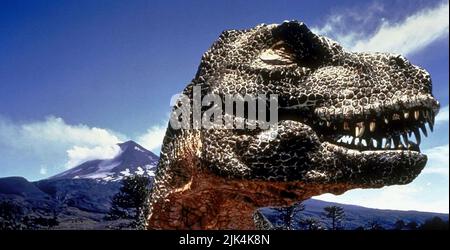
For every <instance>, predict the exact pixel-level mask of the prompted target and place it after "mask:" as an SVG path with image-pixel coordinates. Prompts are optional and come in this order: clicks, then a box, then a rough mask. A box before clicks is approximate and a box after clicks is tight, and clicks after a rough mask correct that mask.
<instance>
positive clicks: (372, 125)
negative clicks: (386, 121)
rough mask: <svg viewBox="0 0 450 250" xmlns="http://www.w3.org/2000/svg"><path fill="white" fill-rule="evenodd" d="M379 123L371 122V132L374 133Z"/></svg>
mask: <svg viewBox="0 0 450 250" xmlns="http://www.w3.org/2000/svg"><path fill="white" fill-rule="evenodd" d="M376 125H377V123H376V122H374V121H372V122H370V125H369V128H370V132H374V131H375V128H376Z"/></svg>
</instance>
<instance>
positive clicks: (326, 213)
mask: <svg viewBox="0 0 450 250" xmlns="http://www.w3.org/2000/svg"><path fill="white" fill-rule="evenodd" d="M304 210H305V205H304V204H302V203H301V202H299V203H296V204H294V205H293V206H290V207H285V208H278V211H279V212H280V214H281V215H282V221H283V225H282V226H278V227H276V228H275V229H284V230H299V229H300V230H343V229H347V230H352V229H353V230H448V226H449V221H448V220H447V221H445V220H443V219H442V218H440V217H438V216H435V217H432V218H430V219H427V220H425V221H424V222H423V223H422V224H420V223H418V222H416V221H408V222H405V221H404V220H401V219H398V220H397V221H396V222H395V223H394V224H393V226H392V227H388V228H386V227H385V226H383V225H382V224H381V223H380V222H379V221H378V220H376V219H374V220H371V221H369V222H368V223H366V225H365V226H359V227H357V228H345V227H344V226H343V223H344V221H345V211H344V209H343V208H342V207H340V206H327V207H324V208H323V213H322V214H321V216H320V217H311V216H304V215H302V211H304ZM325 222H328V223H325ZM327 224H328V225H329V226H328V227H327V226H326V225H327Z"/></svg>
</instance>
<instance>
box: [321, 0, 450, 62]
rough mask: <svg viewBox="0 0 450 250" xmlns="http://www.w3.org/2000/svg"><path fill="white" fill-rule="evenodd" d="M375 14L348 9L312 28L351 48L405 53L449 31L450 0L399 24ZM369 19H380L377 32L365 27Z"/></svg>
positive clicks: (424, 45) (421, 46)
mask: <svg viewBox="0 0 450 250" xmlns="http://www.w3.org/2000/svg"><path fill="white" fill-rule="evenodd" d="M372 9H374V8H372ZM374 10H377V9H374ZM373 13H376V11H372V10H368V11H347V12H346V13H343V14H337V15H334V16H332V17H330V18H329V19H328V20H327V22H326V23H325V24H324V25H323V26H322V27H316V28H313V30H314V31H316V32H317V33H319V34H324V35H328V36H331V37H333V38H334V39H336V40H337V41H338V42H340V43H342V44H343V45H344V47H345V48H347V49H349V50H351V51H379V52H391V53H399V54H403V55H406V54H411V53H414V52H416V51H419V50H420V49H423V48H424V47H426V46H427V45H429V44H430V43H432V42H434V41H436V40H437V39H439V38H441V37H444V36H448V33H449V20H448V16H449V4H448V2H443V3H442V4H440V5H439V6H437V7H434V8H429V9H424V10H422V11H419V12H417V13H415V14H413V15H411V16H409V17H407V18H406V19H404V20H403V21H402V22H398V23H390V22H389V21H388V20H385V19H381V21H380V19H376V18H375V17H374V14H373ZM349 16H350V17H352V18H351V20H352V22H351V23H349V22H348V17H349ZM369 21H372V22H374V21H380V22H379V25H378V28H377V29H375V31H374V32H372V33H370V34H367V33H366V32H367V31H366V30H365V29H364V28H363V27H364V26H367V25H369ZM348 30H350V31H348Z"/></svg>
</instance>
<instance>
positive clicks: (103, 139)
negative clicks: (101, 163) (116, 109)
mask: <svg viewBox="0 0 450 250" xmlns="http://www.w3.org/2000/svg"><path fill="white" fill-rule="evenodd" d="M122 138H123V139H125V137H124V136H123V135H121V134H119V133H116V132H113V131H110V130H108V129H103V128H97V127H89V126H87V125H83V124H79V125H71V124H67V123H66V122H65V121H64V120H63V119H62V118H58V117H53V116H52V117H48V118H46V119H45V120H44V121H35V122H30V123H22V124H19V123H14V122H12V121H9V120H7V119H5V118H2V117H0V146H2V148H3V149H4V150H10V151H14V152H16V154H17V155H18V157H19V158H20V157H22V156H25V155H26V156H27V157H28V158H34V159H36V161H38V160H40V161H43V162H45V164H46V165H47V166H49V165H51V164H56V163H59V162H61V161H65V162H66V163H65V164H64V165H65V166H66V167H72V166H75V165H76V164H78V163H81V162H84V161H87V160H92V159H105V158H111V157H114V156H115V155H116V154H117V153H118V150H120V148H119V146H117V143H119V142H121V141H123V140H122ZM18 160H20V159H18ZM61 165H63V164H61ZM61 165H60V166H55V167H57V168H59V167H62V166H61ZM36 167H38V166H36ZM39 172H40V173H41V174H42V175H45V174H46V173H47V172H48V169H47V168H45V169H44V168H41V169H39Z"/></svg>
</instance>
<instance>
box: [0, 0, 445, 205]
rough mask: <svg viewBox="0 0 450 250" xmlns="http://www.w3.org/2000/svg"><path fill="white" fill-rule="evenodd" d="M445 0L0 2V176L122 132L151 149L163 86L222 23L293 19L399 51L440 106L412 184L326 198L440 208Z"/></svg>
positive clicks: (84, 156) (156, 140)
mask: <svg viewBox="0 0 450 250" xmlns="http://www.w3.org/2000/svg"><path fill="white" fill-rule="evenodd" d="M448 12H449V7H448V1H442V0H436V1H428V0H411V1H399V0H398V1H339V5H337V4H336V1H332V0H330V1H308V2H307V1H264V2H263V1H137V0H136V1H1V2H0V155H1V157H0V176H11V175H21V176H25V177H26V178H28V179H30V180H38V179H42V178H45V177H48V176H50V175H53V174H55V173H58V172H61V171H63V170H65V169H66V168H68V167H71V166H74V165H76V164H78V163H80V162H82V161H85V160H89V159H94V158H99V157H100V158H108V157H111V156H113V155H114V154H116V153H117V150H118V149H117V147H116V146H115V144H116V143H117V142H120V141H124V140H127V139H133V140H136V141H137V142H139V143H141V144H142V145H143V146H145V147H147V148H149V149H151V150H153V151H155V152H158V151H159V146H160V142H161V138H162V135H163V133H164V130H165V121H166V120H167V115H168V112H169V110H170V107H169V102H170V98H171V97H172V95H174V94H176V93H178V92H179V91H181V90H182V89H183V88H184V86H185V85H186V84H187V83H188V82H189V81H190V80H191V79H192V77H193V76H194V74H195V72H196V69H197V66H198V63H199V61H200V58H201V55H202V53H204V52H205V51H206V50H207V49H208V47H209V46H210V45H211V43H212V42H213V41H214V40H215V39H216V38H217V37H218V35H219V34H220V33H221V31H223V30H226V29H241V28H250V27H253V26H255V25H257V24H259V23H280V22H282V21H283V20H291V19H296V20H300V21H303V22H305V23H306V24H307V25H308V26H309V27H310V28H312V29H313V30H314V31H315V32H317V33H319V34H324V35H327V36H329V37H331V38H333V39H335V40H337V41H338V42H340V43H341V44H342V45H343V46H344V47H345V48H347V49H349V50H354V51H387V52H396V53H401V54H404V55H405V56H406V57H407V58H408V59H409V60H410V61H412V63H414V64H416V65H420V66H422V67H424V68H425V69H427V70H428V71H429V72H430V73H431V76H432V79H433V87H434V89H433V93H434V95H435V96H436V97H437V99H438V100H439V101H440V103H441V105H442V108H443V109H442V112H441V113H440V115H439V118H438V120H439V121H438V122H437V125H436V129H435V133H433V134H432V135H431V136H430V137H429V138H428V140H426V141H425V142H424V143H423V144H422V145H423V146H422V149H423V151H426V152H428V154H429V158H430V160H429V163H428V165H427V167H426V169H425V170H424V172H423V173H422V174H421V175H420V176H419V177H418V178H417V179H416V180H415V181H414V182H413V183H411V184H409V185H405V186H393V187H386V188H383V189H381V190H353V191H349V192H347V193H346V194H344V195H341V196H333V195H323V196H321V197H320V198H322V199H325V200H333V201H339V202H343V203H353V204H361V205H366V206H370V207H380V208H393V209H415V210H426V211H442V212H448V203H449V200H448V196H449V190H448V186H449V174H448V167H449V163H448V151H449V148H448V144H449V143H448V130H449V127H448V116H449V115H448V102H449V98H448V91H449V89H448V86H449V73H448V67H449V65H448V64H449V57H448V54H449V51H448V50H449V39H448V34H449V23H448V16H449V14H448Z"/></svg>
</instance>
